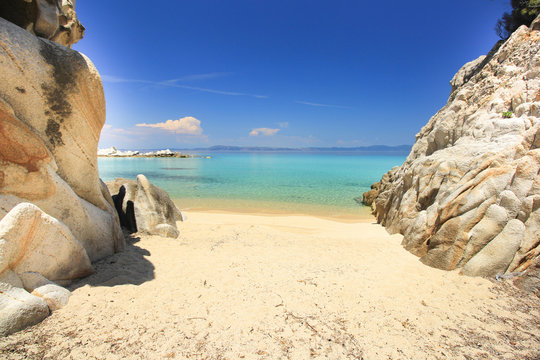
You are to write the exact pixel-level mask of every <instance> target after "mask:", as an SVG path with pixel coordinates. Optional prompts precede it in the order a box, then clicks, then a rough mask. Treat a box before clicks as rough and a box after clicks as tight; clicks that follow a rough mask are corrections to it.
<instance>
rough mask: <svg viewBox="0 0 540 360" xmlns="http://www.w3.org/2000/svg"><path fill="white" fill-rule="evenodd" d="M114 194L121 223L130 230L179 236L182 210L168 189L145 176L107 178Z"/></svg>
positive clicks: (108, 185)
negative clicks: (178, 225)
mask: <svg viewBox="0 0 540 360" xmlns="http://www.w3.org/2000/svg"><path fill="white" fill-rule="evenodd" d="M107 187H108V188H109V190H110V192H111V193H112V194H115V195H113V199H114V202H115V205H116V209H117V210H118V213H119V217H120V221H121V223H122V226H123V227H124V228H126V229H127V230H129V231H131V232H135V231H139V232H143V233H147V234H151V235H160V236H166V237H172V238H176V237H178V234H179V233H178V228H177V227H176V222H177V221H182V220H183V216H182V213H181V212H180V210H179V209H178V208H177V207H176V205H175V204H174V202H173V201H172V200H171V198H170V197H169V194H167V192H165V190H163V189H161V188H159V187H157V186H154V185H152V184H151V183H150V182H149V181H148V179H147V178H146V176H144V175H137V180H136V181H135V180H129V179H116V180H114V181H109V182H107Z"/></svg>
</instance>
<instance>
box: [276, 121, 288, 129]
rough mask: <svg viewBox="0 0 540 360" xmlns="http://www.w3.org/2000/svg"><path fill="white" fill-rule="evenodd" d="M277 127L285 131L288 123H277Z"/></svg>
mask: <svg viewBox="0 0 540 360" xmlns="http://www.w3.org/2000/svg"><path fill="white" fill-rule="evenodd" d="M278 125H279V127H280V128H282V129H286V128H288V127H289V123H288V122H286V121H284V122H280V123H278Z"/></svg>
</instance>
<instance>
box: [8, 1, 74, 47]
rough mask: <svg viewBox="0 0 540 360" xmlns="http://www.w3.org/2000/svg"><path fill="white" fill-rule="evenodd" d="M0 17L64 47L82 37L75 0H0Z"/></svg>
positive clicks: (69, 45)
mask: <svg viewBox="0 0 540 360" xmlns="http://www.w3.org/2000/svg"><path fill="white" fill-rule="evenodd" d="M0 17H2V18H4V19H6V20H7V21H9V22H11V23H13V24H16V25H18V26H20V27H22V28H23V29H25V30H27V31H29V32H30V33H32V34H35V35H37V36H40V37H43V38H45V39H50V40H52V41H55V42H57V43H59V44H62V45H64V46H68V47H71V45H73V44H75V43H76V42H77V41H79V40H80V39H82V37H83V36H84V26H82V25H81V23H80V22H79V20H78V19H77V14H76V13H75V0H2V2H0Z"/></svg>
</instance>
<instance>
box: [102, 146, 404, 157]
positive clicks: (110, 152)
mask: <svg viewBox="0 0 540 360" xmlns="http://www.w3.org/2000/svg"><path fill="white" fill-rule="evenodd" d="M411 148H412V145H397V146H389V145H371V146H359V147H306V148H286V147H266V146H230V145H215V146H210V147H205V148H192V149H173V150H170V149H166V150H153V149H146V150H117V149H116V148H115V147H110V148H107V149H99V150H98V156H121V157H130V156H133V157H189V155H186V154H185V152H204V153H207V152H295V153H302V152H305V153H307V152H349V153H351V152H357V153H396V154H402V153H403V154H408V153H409V152H410V151H411Z"/></svg>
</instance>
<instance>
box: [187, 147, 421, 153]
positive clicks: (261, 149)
mask: <svg viewBox="0 0 540 360" xmlns="http://www.w3.org/2000/svg"><path fill="white" fill-rule="evenodd" d="M411 147H412V146H411V145H398V146H387V145H372V146H359V147H307V148H282V147H265V146H229V145H216V146H210V147H206V148H196V149H178V150H184V151H228V152H396V153H408V152H410V151H411Z"/></svg>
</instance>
